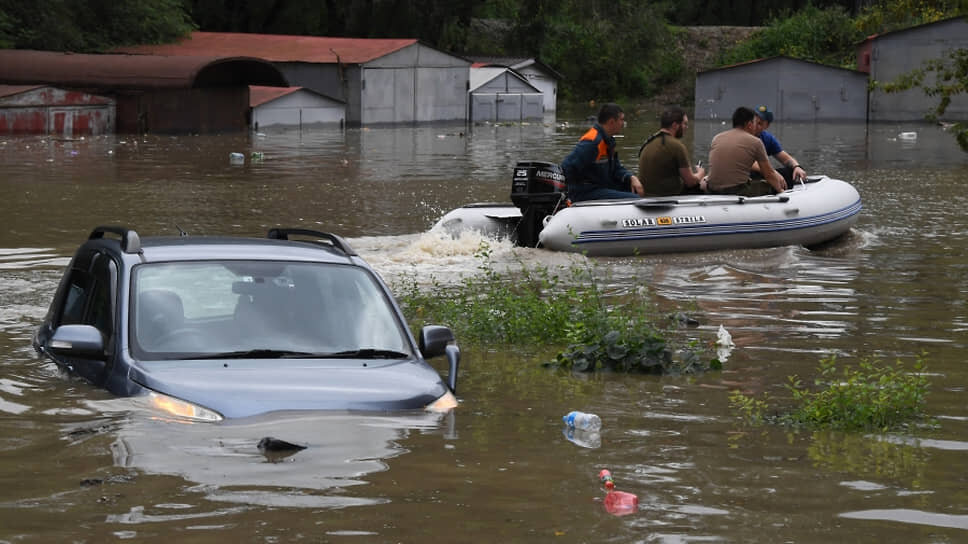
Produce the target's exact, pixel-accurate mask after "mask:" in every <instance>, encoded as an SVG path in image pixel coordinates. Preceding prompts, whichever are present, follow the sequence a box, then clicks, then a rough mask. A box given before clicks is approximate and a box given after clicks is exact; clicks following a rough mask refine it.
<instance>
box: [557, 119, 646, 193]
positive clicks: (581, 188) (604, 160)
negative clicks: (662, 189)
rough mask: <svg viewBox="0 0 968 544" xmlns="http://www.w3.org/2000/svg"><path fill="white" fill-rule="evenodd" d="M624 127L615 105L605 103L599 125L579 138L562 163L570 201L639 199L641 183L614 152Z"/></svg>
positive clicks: (623, 121) (641, 191) (623, 120)
mask: <svg viewBox="0 0 968 544" xmlns="http://www.w3.org/2000/svg"><path fill="white" fill-rule="evenodd" d="M624 127H625V113H623V112H622V108H621V107H619V106H618V104H605V105H604V106H602V109H601V110H599V112H598V122H597V123H595V125H594V126H593V127H592V128H590V129H588V132H586V133H585V134H584V136H582V137H581V139H580V140H579V141H578V144H577V145H576V146H575V149H573V150H572V152H571V153H569V154H568V156H567V157H565V160H564V161H562V162H561V169H562V170H563V171H564V172H565V180H566V183H567V184H568V198H569V199H570V200H571V201H572V202H578V201H581V200H596V199H606V198H639V197H640V196H642V195H643V194H644V193H643V190H642V183H641V182H640V181H639V178H638V177H636V176H634V175H632V173H631V172H629V171H628V170H626V169H625V167H624V166H622V163H621V161H619V160H618V153H617V152H616V151H615V135H616V134H618V133H619V132H622V129H623V128H624Z"/></svg>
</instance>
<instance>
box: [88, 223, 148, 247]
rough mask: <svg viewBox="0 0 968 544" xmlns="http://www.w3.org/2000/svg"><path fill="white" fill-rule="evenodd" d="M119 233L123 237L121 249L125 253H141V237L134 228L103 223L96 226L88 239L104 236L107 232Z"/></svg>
mask: <svg viewBox="0 0 968 544" xmlns="http://www.w3.org/2000/svg"><path fill="white" fill-rule="evenodd" d="M109 232H110V233H113V234H117V235H118V236H119V237H120V238H121V251H123V252H125V253H141V237H140V236H138V233H137V232H135V231H134V230H132V229H127V228H124V227H116V226H113V225H101V226H98V227H94V230H92V231H91V235H90V236H88V237H87V239H88V240H97V239H100V238H104V235H105V234H106V233H109Z"/></svg>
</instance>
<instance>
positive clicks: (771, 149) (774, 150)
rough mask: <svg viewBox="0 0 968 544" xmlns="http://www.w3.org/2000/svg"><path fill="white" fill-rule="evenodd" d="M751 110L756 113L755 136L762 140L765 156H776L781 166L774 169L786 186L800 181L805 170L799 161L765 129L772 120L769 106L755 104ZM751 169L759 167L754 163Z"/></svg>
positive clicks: (804, 176)
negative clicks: (754, 107)
mask: <svg viewBox="0 0 968 544" xmlns="http://www.w3.org/2000/svg"><path fill="white" fill-rule="evenodd" d="M753 112H754V113H756V130H757V136H759V137H760V140H762V141H763V146H764V147H766V154H767V156H770V157H776V160H778V161H780V164H782V165H783V167H782V168H777V169H776V171H777V172H779V173H780V174H781V175H782V176H783V179H785V180H786V182H787V185H788V186H790V187H793V183H794V182H795V181H800V180H802V179H805V178H806V177H807V172H806V170H804V169H803V167H802V166H800V163H799V162H797V160H796V159H794V158H793V157H792V156H791V155H790V154H789V153H787V152H786V151H784V150H783V146H781V145H780V141H779V140H777V139H776V136H774V135H772V134H770V133H769V132H768V131H767V130H766V129H768V128H770V123H772V122H773V112H772V111H770V108H768V107H766V106H757V107H756V109H754V110H753ZM753 171H754V172H757V173H758V172H759V167H758V166H757V165H756V164H755V163H754V164H753Z"/></svg>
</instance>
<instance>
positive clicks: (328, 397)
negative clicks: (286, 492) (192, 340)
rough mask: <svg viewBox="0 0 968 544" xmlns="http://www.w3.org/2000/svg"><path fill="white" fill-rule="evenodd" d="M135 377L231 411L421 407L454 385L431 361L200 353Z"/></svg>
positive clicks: (143, 368)
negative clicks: (207, 355) (196, 357)
mask: <svg viewBox="0 0 968 544" xmlns="http://www.w3.org/2000/svg"><path fill="white" fill-rule="evenodd" d="M130 377H131V379H132V380H134V381H135V382H137V383H139V384H141V385H142V386H144V387H147V388H148V389H151V390H154V391H157V392H159V393H164V394H166V395H169V396H172V397H177V398H179V399H182V400H185V401H188V402H192V403H194V404H198V405H200V406H204V407H205V408H208V409H210V410H215V411H216V412H218V413H220V414H222V415H223V416H225V417H229V418H236V417H247V416H252V415H257V414H262V413H266V412H274V411H279V410H409V409H420V408H423V407H425V406H427V405H428V404H430V403H431V402H433V401H435V400H436V399H438V398H439V397H440V396H441V395H443V394H445V393H446V392H447V391H448V388H447V386H446V384H445V383H444V382H443V380H442V379H441V378H440V375H439V374H437V372H436V371H435V370H434V369H433V368H431V367H430V365H428V364H427V363H426V362H423V361H414V360H409V361H408V360H404V361H396V362H387V361H385V360H375V361H374V360H358V359H354V360H341V359H335V360H330V359H327V360H306V359H265V360H234V359H233V360H197V361H190V360H189V361H153V362H141V363H139V364H138V365H137V366H133V367H132V368H131V376H130Z"/></svg>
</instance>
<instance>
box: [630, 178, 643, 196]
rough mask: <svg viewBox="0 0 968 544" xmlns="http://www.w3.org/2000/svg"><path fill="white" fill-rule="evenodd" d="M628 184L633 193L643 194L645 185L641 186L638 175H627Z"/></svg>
mask: <svg viewBox="0 0 968 544" xmlns="http://www.w3.org/2000/svg"><path fill="white" fill-rule="evenodd" d="M629 185H630V186H631V187H632V191H633V192H635V194H637V195H639V196H645V187H642V182H641V181H639V178H638V176H629Z"/></svg>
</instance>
